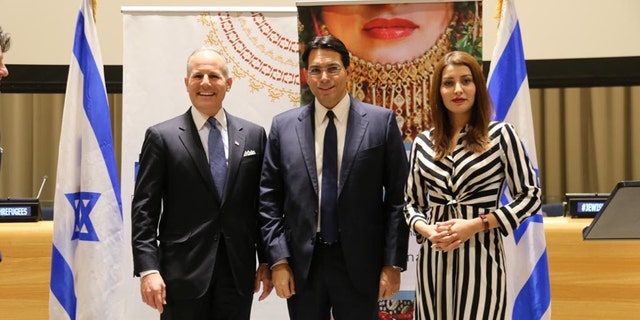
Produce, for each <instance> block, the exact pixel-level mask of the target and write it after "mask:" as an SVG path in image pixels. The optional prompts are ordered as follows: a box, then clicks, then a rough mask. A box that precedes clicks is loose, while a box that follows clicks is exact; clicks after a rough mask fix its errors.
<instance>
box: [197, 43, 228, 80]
mask: <svg viewBox="0 0 640 320" xmlns="http://www.w3.org/2000/svg"><path fill="white" fill-rule="evenodd" d="M202 51H211V52H214V53H215V54H217V55H219V56H220V58H222V61H224V66H225V68H224V70H223V72H224V76H225V77H229V65H228V64H227V59H225V57H224V56H223V55H222V53H220V51H218V50H216V49H215V48H214V47H210V46H203V47H200V48H198V49H196V50H194V51H193V52H192V53H191V54H190V55H189V58H187V76H188V75H189V62H191V57H193V56H194V55H195V54H196V53H199V52H202Z"/></svg>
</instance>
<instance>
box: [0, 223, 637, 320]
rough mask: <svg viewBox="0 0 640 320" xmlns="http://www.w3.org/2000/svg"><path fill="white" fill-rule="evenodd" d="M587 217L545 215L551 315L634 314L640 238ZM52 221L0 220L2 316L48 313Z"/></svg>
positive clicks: (7, 319)
mask: <svg viewBox="0 0 640 320" xmlns="http://www.w3.org/2000/svg"><path fill="white" fill-rule="evenodd" d="M589 223H591V219H566V218H545V220H544V229H545V234H546V240H547V253H548V257H549V273H550V278H551V299H552V301H551V309H552V319H599V320H600V319H638V318H639V317H640V240H624V241H583V240H582V229H583V228H584V227H586V226H587V225H589ZM52 227H53V223H52V222H51V221H41V222H31V223H0V251H2V254H3V261H2V262H1V263H0V318H1V319H3V320H23V319H47V318H48V316H47V314H48V301H49V300H48V299H49V268H50V266H51V261H50V259H51V239H52ZM276 320H277V319H276Z"/></svg>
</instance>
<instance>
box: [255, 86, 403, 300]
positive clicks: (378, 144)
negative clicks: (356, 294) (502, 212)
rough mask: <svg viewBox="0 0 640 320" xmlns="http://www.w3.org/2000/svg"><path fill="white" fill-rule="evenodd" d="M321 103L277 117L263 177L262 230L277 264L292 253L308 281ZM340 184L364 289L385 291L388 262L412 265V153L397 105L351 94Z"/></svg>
mask: <svg viewBox="0 0 640 320" xmlns="http://www.w3.org/2000/svg"><path fill="white" fill-rule="evenodd" d="M313 104H314V103H311V104H309V105H306V106H303V107H300V108H296V109H292V110H289V111H286V112H284V113H281V114H279V115H277V116H276V117H274V119H273V123H272V124H271V130H270V133H269V138H268V140H267V149H266V153H265V159H264V164H263V168H262V177H261V181H260V219H261V230H262V235H263V237H264V240H265V245H266V247H267V252H268V258H269V262H270V263H271V264H273V263H275V262H277V261H279V260H281V259H285V258H286V259H288V262H289V265H290V266H291V268H292V270H293V274H294V279H295V284H296V290H299V289H300V288H302V286H304V284H305V282H306V280H307V276H308V272H309V267H310V265H311V258H312V255H313V251H314V246H315V243H316V242H315V241H316V230H317V225H318V223H317V221H318V207H319V206H318V189H319V187H320V186H319V185H318V179H317V174H316V156H315V148H314V123H313V122H314V105H313ZM339 174H340V179H339V181H340V182H339V186H338V216H339V230H340V245H341V246H342V249H343V252H344V254H345V261H346V264H347V271H348V274H349V277H350V279H351V280H352V282H353V284H354V285H355V286H356V288H357V289H358V290H360V291H362V292H369V293H371V292H377V290H378V285H379V279H380V272H381V270H382V267H383V266H384V265H389V266H398V267H402V268H403V269H404V268H406V265H407V250H408V237H409V231H408V227H407V224H406V223H405V221H404V216H403V213H402V210H403V205H404V185H405V182H406V180H407V174H408V161H407V155H406V151H405V148H404V144H403V142H402V138H401V136H400V130H399V128H398V125H397V123H396V120H395V115H394V114H393V112H392V111H390V110H388V109H385V108H382V107H378V106H373V105H370V104H365V103H362V102H360V101H357V100H355V99H353V98H351V105H350V108H349V118H348V122H347V130H346V137H345V145H344V152H343V157H342V165H341V171H340V173H339Z"/></svg>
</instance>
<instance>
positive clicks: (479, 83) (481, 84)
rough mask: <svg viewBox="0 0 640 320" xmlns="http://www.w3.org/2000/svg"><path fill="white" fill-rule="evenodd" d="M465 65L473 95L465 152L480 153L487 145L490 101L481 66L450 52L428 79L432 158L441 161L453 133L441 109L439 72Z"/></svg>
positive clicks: (461, 52) (456, 52)
mask: <svg viewBox="0 0 640 320" xmlns="http://www.w3.org/2000/svg"><path fill="white" fill-rule="evenodd" d="M449 65H456V66H467V67H468V68H469V70H471V75H472V76H473V83H474V84H475V86H476V95H475V100H474V104H473V107H472V108H471V117H470V118H469V122H468V123H467V134H466V136H465V137H464V144H465V149H467V150H469V151H471V152H474V153H476V152H482V151H484V150H485V148H486V146H487V144H488V143H489V121H490V120H491V115H492V106H491V99H490V98H489V93H488V91H487V84H486V81H485V80H484V75H483V74H482V67H480V64H479V63H478V61H476V59H474V58H473V57H472V56H471V55H470V54H468V53H466V52H463V51H452V52H449V53H447V55H445V56H444V58H442V60H440V61H439V62H438V64H436V67H435V70H434V71H433V77H432V79H431V90H430V91H429V101H430V103H431V126H432V128H433V130H432V133H431V142H432V143H433V149H434V151H435V159H434V160H436V161H437V160H441V159H442V158H444V157H445V156H446V155H447V154H448V153H449V152H451V150H450V149H451V139H453V136H454V134H455V132H453V130H454V128H453V126H452V124H451V119H450V118H449V112H448V111H447V108H446V107H445V106H444V102H443V101H442V95H441V94H440V86H441V85H442V71H443V70H444V68H445V67H446V66H449Z"/></svg>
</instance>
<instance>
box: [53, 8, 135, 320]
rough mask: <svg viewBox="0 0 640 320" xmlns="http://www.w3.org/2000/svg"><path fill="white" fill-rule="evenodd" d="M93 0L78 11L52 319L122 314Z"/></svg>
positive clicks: (118, 230) (119, 235) (119, 224)
mask: <svg viewBox="0 0 640 320" xmlns="http://www.w3.org/2000/svg"><path fill="white" fill-rule="evenodd" d="M92 5H93V3H92V1H91V0H82V3H81V8H80V10H79V12H78V15H77V22H76V28H75V37H74V43H73V54H72V59H71V62H70V65H69V77H68V79H67V89H66V95H65V102H64V112H63V115H62V131H61V133H60V146H59V150H58V169H57V184H56V191H55V198H54V224H53V250H52V256H51V282H50V283H51V284H50V294H49V317H50V319H54V320H57V319H91V320H100V319H105V320H106V319H124V308H123V305H124V298H123V297H124V296H125V295H124V294H123V293H122V292H121V291H122V289H123V288H124V286H123V284H122V283H123V281H122V277H123V273H122V266H121V264H122V257H123V253H124V250H125V241H124V235H123V217H122V201H121V199H120V184H119V181H118V173H117V168H116V161H115V155H114V147H113V137H112V134H111V120H110V114H109V105H108V102H107V93H106V90H105V84H104V71H103V69H104V67H103V64H102V56H101V55H100V45H99V42H98V37H97V32H96V27H95V22H94V16H93V7H92Z"/></svg>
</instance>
